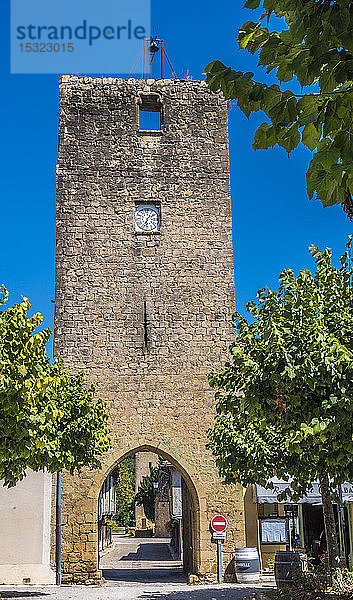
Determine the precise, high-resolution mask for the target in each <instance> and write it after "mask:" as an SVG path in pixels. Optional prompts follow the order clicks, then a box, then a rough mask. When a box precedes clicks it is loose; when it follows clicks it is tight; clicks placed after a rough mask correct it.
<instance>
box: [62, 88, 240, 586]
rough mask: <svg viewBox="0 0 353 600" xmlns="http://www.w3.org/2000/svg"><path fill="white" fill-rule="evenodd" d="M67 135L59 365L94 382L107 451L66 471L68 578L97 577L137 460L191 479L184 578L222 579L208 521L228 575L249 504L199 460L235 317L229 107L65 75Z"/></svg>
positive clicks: (196, 96)
mask: <svg viewBox="0 0 353 600" xmlns="http://www.w3.org/2000/svg"><path fill="white" fill-rule="evenodd" d="M146 123H147V124H146ZM59 137H60V139H59V162H58V186H57V187H58V195H57V198H58V199H57V259H56V304H55V308H56V313H55V355H56V356H60V357H61V358H62V359H63V361H64V363H65V365H66V366H68V367H69V368H70V369H71V370H73V371H74V370H78V369H84V370H85V372H86V373H87V374H88V377H89V379H90V380H91V381H98V383H99V386H98V394H99V395H100V396H101V397H103V398H104V399H105V400H106V402H107V404H108V410H109V416H110V427H111V431H112V442H113V447H112V450H111V452H110V453H109V454H108V455H107V456H105V457H104V460H103V465H102V469H101V470H100V471H99V472H91V471H85V472H82V473H81V474H80V475H75V476H73V477H71V476H70V475H68V474H66V473H65V474H63V492H62V515H63V527H62V559H63V579H64V581H66V582H77V583H79V582H83V581H84V582H86V583H87V582H95V581H97V579H99V577H100V572H99V569H98V549H97V503H98V495H99V491H100V488H101V486H102V483H103V481H104V479H105V477H106V476H107V475H108V473H110V472H111V470H112V469H113V468H114V466H115V465H117V464H118V463H119V461H121V460H122V459H123V458H125V457H126V456H128V455H129V454H133V453H135V452H138V451H144V450H152V451H153V452H156V453H158V454H159V455H160V456H162V457H164V458H166V459H168V461H170V462H171V463H172V464H173V465H174V466H175V467H176V468H177V469H178V470H179V471H180V473H181V474H182V476H183V479H184V481H185V483H186V485H187V488H188V492H189V495H190V507H191V508H190V510H191V512H192V530H193V531H192V534H190V540H191V541H190V544H191V555H192V559H191V560H190V561H189V568H188V570H190V571H192V572H195V573H199V574H206V573H214V572H215V570H216V552H215V546H214V544H212V543H211V536H210V532H209V522H210V519H211V518H212V516H213V515H214V514H215V513H219V512H221V513H224V514H225V515H226V516H227V519H228V521H229V528H228V536H227V542H226V544H225V546H224V551H225V563H226V566H227V564H229V562H230V560H231V558H232V556H233V552H234V546H235V545H244V519H243V499H242V492H241V490H240V489H239V488H236V487H233V486H224V485H223V484H222V483H221V481H220V479H219V477H218V474H217V469H216V466H215V461H214V458H213V457H212V456H211V454H210V452H209V451H208V450H206V447H205V444H206V442H207V429H208V428H209V427H210V426H211V425H212V423H213V419H214V412H215V407H214V394H213V391H212V390H210V389H209V386H208V383H207V374H208V373H209V372H210V371H211V370H216V369H218V368H219V367H220V365H221V364H222V363H223V362H224V360H225V357H226V352H227V347H228V345H229V343H230V342H231V340H232V327H231V314H232V312H233V309H234V282H233V261H232V243H231V215H230V189H229V167H228V133H227V110H226V103H225V102H224V100H223V99H222V98H221V97H220V96H219V95H217V94H214V93H212V92H210V91H209V90H208V89H207V88H206V86H205V85H204V84H203V83H200V82H194V81H176V80H173V81H170V80H133V79H130V80H122V79H106V78H83V77H71V76H70V77H69V76H65V77H63V78H62V79H61V83H60V130H59Z"/></svg>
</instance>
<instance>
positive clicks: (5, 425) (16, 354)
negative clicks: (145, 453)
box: [0, 287, 110, 486]
mask: <svg viewBox="0 0 353 600" xmlns="http://www.w3.org/2000/svg"><path fill="white" fill-rule="evenodd" d="M7 298H8V292H7V290H6V289H5V288H4V287H2V288H0V305H4V303H5V302H6V301H7ZM30 306H31V305H30V303H29V301H28V300H27V298H23V300H22V301H21V302H20V303H19V304H15V305H14V306H12V307H10V308H7V309H6V310H3V311H2V312H0V479H3V480H4V483H5V485H8V486H13V485H15V484H16V482H17V481H19V480H20V479H22V478H23V477H24V476H25V471H26V469H27V468H31V469H33V470H34V471H38V470H41V469H44V468H47V469H48V470H49V471H50V472H55V471H61V470H62V469H67V470H69V471H70V472H71V473H73V471H74V469H75V468H77V469H80V468H81V467H84V466H89V467H92V468H96V467H99V466H100V462H99V459H98V456H100V455H102V454H103V453H104V452H105V451H106V450H107V449H108V448H109V446H110V441H109V437H108V433H109V430H108V427H107V414H106V411H105V404H104V402H103V401H102V400H96V401H94V392H95V385H90V386H89V387H87V386H86V383H85V376H84V374H83V373H82V372H80V373H78V374H77V375H70V374H69V373H68V372H67V371H65V370H64V368H63V366H62V364H61V363H60V362H59V361H55V362H54V364H53V365H51V364H50V361H49V358H48V356H47V353H46V343H47V341H48V340H49V338H50V335H51V332H50V330H49V329H44V330H43V331H41V332H39V333H34V330H35V329H36V327H38V325H40V323H41V322H42V315H40V314H39V313H38V314H35V315H34V316H33V317H28V315H27V312H28V310H29V309H30Z"/></svg>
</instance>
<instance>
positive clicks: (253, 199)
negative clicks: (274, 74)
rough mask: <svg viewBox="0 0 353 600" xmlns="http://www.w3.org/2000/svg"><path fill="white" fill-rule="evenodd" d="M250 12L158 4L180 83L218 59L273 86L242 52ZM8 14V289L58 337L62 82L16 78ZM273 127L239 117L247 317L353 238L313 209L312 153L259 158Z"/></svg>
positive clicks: (239, 255)
mask: <svg viewBox="0 0 353 600" xmlns="http://www.w3.org/2000/svg"><path fill="white" fill-rule="evenodd" d="M241 5H242V3H238V2H236V1H234V0H232V1H230V0H226V1H223V2H221V3H219V4H215V3H214V2H210V1H209V0H205V1H204V2H200V1H199V0H194V2H190V0H189V1H186V0H178V2H177V3H175V2H165V0H164V1H162V0H152V24H153V26H154V28H155V31H156V33H157V34H158V35H159V37H161V38H163V39H164V40H165V44H166V50H167V52H168V55H169V57H170V59H171V61H172V63H173V67H174V69H175V71H176V72H177V74H178V75H182V74H185V73H186V71H187V70H188V71H189V72H190V73H191V75H192V77H193V79H199V78H203V76H202V71H203V67H204V66H205V65H206V64H207V63H208V62H210V61H211V60H213V59H215V58H218V59H219V60H221V61H222V62H224V63H225V64H228V65H230V66H233V67H234V68H236V69H239V70H247V71H249V70H251V71H254V70H255V72H256V73H258V75H257V77H258V78H259V79H260V78H261V80H263V78H264V75H263V73H261V71H260V70H257V66H256V65H257V59H256V57H252V56H250V55H249V54H248V53H246V52H239V51H237V45H236V35H237V29H238V27H239V26H240V25H241V24H242V23H243V22H244V21H246V20H248V19H251V18H253V11H248V10H244V9H242V8H241ZM1 13H2V15H1V16H2V19H1V25H0V27H1V28H2V31H1V37H0V65H1V66H0V68H1V97H0V102H1V110H0V119H1V134H2V135H1V137H2V144H1V146H0V152H1V161H0V165H1V177H0V198H1V204H0V282H4V283H5V285H6V286H7V288H8V289H9V291H10V293H11V296H10V300H11V301H12V302H15V301H17V300H18V299H19V298H20V296H21V294H22V295H25V296H27V297H28V298H29V299H30V300H31V302H32V307H33V310H34V311H40V312H41V313H43V315H44V324H45V325H46V326H49V327H51V328H52V326H53V314H54V309H53V307H54V305H53V304H52V302H51V300H52V299H53V298H54V256H55V165H56V154H57V111H58V106H57V104H58V77H57V76H55V75H10V66H9V64H10V63H9V0H3V1H2V6H1ZM264 120H265V118H264V116H263V115H261V114H259V115H255V116H253V117H251V118H250V119H249V120H248V119H247V118H246V117H245V116H244V115H243V114H242V113H241V112H240V111H239V110H238V109H237V108H235V109H234V110H231V111H229V134H230V161H231V185H232V214H233V242H234V263H235V286H236V301H237V308H238V310H239V311H240V312H243V313H244V314H245V311H246V309H245V304H246V301H247V300H250V299H253V298H254V297H255V295H256V291H257V290H258V289H259V288H261V287H264V286H265V285H268V286H269V287H275V288H276V287H277V278H278V274H279V271H280V270H281V268H282V267H292V268H294V269H296V270H298V269H301V268H311V267H312V261H311V258H310V255H309V253H308V246H309V244H310V243H315V244H317V245H319V246H320V247H325V246H329V247H331V248H332V249H333V251H334V253H335V255H336V258H337V259H338V257H339V256H340V254H341V253H342V252H343V250H344V246H345V242H346V239H347V236H348V234H349V233H350V232H351V231H352V229H353V227H352V224H351V223H350V222H349V221H348V220H347V218H346V216H345V214H344V213H343V211H342V209H341V208H340V207H333V208H327V209H323V208H322V206H321V203H319V202H318V201H315V202H310V203H309V201H308V198H307V195H306V190H305V171H306V169H307V165H308V163H309V160H310V152H309V151H307V150H306V149H305V148H303V147H301V148H298V149H297V150H296V151H295V152H294V153H292V155H291V156H290V158H288V157H287V154H286V153H285V152H284V151H283V150H281V149H275V150H267V151H256V152H254V151H253V150H252V148H251V142H252V139H253V134H254V131H255V129H256V126H257V125H258V124H260V123H261V122H262V121H264Z"/></svg>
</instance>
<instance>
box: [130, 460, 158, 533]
mask: <svg viewBox="0 0 353 600" xmlns="http://www.w3.org/2000/svg"><path fill="white" fill-rule="evenodd" d="M159 477H160V469H159V467H158V466H157V467H150V474H149V475H145V477H143V478H142V481H141V483H140V485H139V487H138V490H137V494H136V496H135V502H136V504H137V506H141V505H142V506H143V510H144V511H145V515H146V517H147V519H148V520H149V521H152V523H154V521H155V501H156V496H157V489H155V488H154V487H153V484H154V483H157V482H158V479H159Z"/></svg>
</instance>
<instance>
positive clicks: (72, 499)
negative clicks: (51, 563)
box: [62, 443, 207, 583]
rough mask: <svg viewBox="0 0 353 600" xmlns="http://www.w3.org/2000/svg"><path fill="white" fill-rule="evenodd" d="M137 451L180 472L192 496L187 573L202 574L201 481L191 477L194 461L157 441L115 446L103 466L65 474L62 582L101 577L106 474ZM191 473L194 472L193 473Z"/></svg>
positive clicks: (189, 501) (202, 493)
mask: <svg viewBox="0 0 353 600" xmlns="http://www.w3.org/2000/svg"><path fill="white" fill-rule="evenodd" d="M137 452H153V453H156V454H158V455H159V456H161V457H162V458H164V459H166V460H168V461H169V462H170V463H171V464H172V465H173V466H175V468H176V469H177V470H178V471H179V472H180V474H181V476H182V478H183V480H184V482H185V484H186V488H187V496H188V497H189V500H187V502H188V507H187V509H188V511H189V512H190V515H191V519H192V526H191V531H192V538H191V548H192V551H191V553H190V555H189V556H188V557H187V564H188V565H189V569H187V570H188V572H193V573H199V572H200V569H201V565H202V560H203V553H204V549H203V548H202V547H201V529H204V528H207V522H206V519H205V515H204V514H203V513H202V511H201V510H200V506H202V505H203V504H204V503H205V502H206V497H205V491H204V489H203V486H202V484H201V482H200V481H196V482H195V478H194V477H193V476H192V470H193V467H192V464H191V463H188V462H187V461H182V462H180V461H179V460H177V459H176V458H175V457H174V456H172V455H171V454H170V453H169V452H168V451H167V450H166V449H164V448H163V447H161V446H160V445H156V444H151V443H148V444H141V445H139V446H135V447H133V448H130V449H126V448H124V449H120V450H117V449H114V450H112V451H111V452H110V453H109V454H108V455H107V456H105V459H104V464H103V465H102V469H101V470H100V471H96V472H90V473H88V472H87V473H81V474H80V475H79V474H77V475H74V476H71V475H69V474H68V473H64V474H63V478H62V481H63V489H62V565H63V582H65V583H82V582H85V583H95V582H97V581H99V580H100V578H101V572H100V570H99V564H98V563H99V561H98V534H97V519H98V495H99V492H100V489H101V487H102V485H103V482H104V481H105V479H106V477H107V476H108V475H109V473H111V472H112V470H113V469H114V468H115V467H116V466H117V465H119V463H121V462H122V461H123V460H124V459H125V458H127V457H129V456H132V455H133V454H135V453H137ZM190 473H191V474H190Z"/></svg>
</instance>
